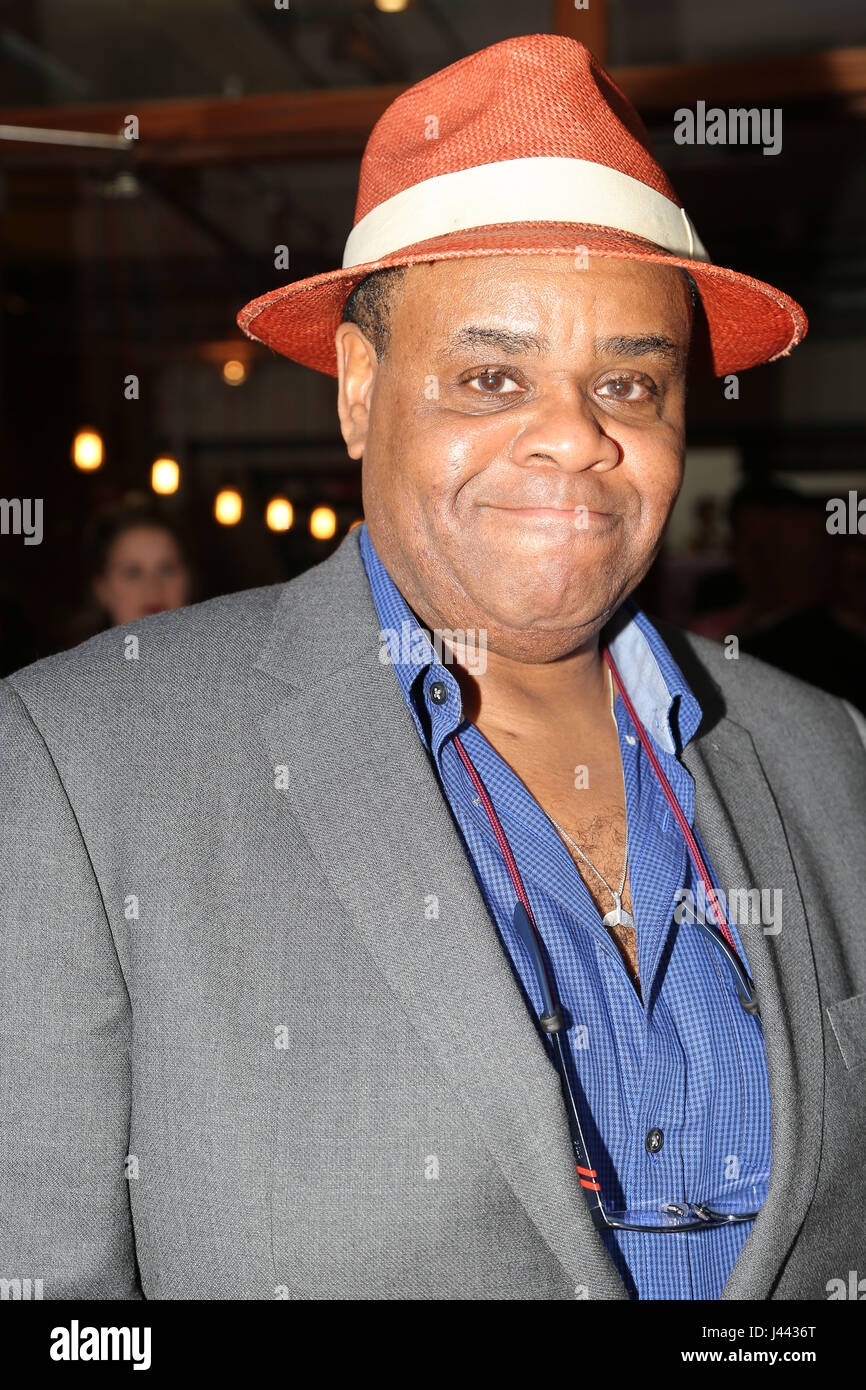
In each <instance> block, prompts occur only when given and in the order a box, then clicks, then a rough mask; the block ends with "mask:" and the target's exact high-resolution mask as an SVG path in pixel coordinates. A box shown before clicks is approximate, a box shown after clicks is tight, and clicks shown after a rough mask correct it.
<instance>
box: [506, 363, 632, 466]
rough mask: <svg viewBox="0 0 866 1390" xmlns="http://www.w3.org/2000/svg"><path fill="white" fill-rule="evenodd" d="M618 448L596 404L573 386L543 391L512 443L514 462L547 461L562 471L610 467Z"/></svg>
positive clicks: (618, 455) (619, 455)
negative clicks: (607, 430)
mask: <svg viewBox="0 0 866 1390" xmlns="http://www.w3.org/2000/svg"><path fill="white" fill-rule="evenodd" d="M621 457H622V449H621V447H620V445H619V444H618V443H617V441H616V440H615V439H613V438H612V437H611V435H609V434H607V433H606V431H605V428H604V420H603V416H602V412H601V408H600V407H596V408H593V403H592V401H591V400H588V399H587V397H586V395H585V393H584V392H583V391H582V390H580V389H579V388H578V387H577V386H575V385H571V384H568V385H562V386H560V387H558V388H557V389H556V390H555V391H547V392H544V393H542V395H541V396H540V397H539V398H538V399H537V400H536V401H534V402H533V403H532V406H531V407H530V409H529V411H528V412H527V418H526V420H525V422H524V425H523V428H522V429H521V430H520V433H519V434H518V435H517V437H516V439H515V440H514V443H513V446H512V458H513V460H514V462H515V463H518V464H522V465H524V466H525V465H533V464H537V463H543V462H546V463H551V464H554V465H555V466H556V467H557V468H560V469H562V470H563V471H565V472H573V473H578V472H583V471H584V470H585V469H587V468H593V467H596V466H598V467H599V468H601V469H604V470H605V471H606V470H607V469H609V468H614V467H615V466H616V464H618V463H619V461H620V458H621Z"/></svg>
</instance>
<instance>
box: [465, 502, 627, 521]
mask: <svg viewBox="0 0 866 1390" xmlns="http://www.w3.org/2000/svg"><path fill="white" fill-rule="evenodd" d="M487 506H489V507H490V509H491V510H492V511H495V512H509V513H511V515H512V516H515V517H527V518H528V517H539V518H545V517H550V518H552V519H554V520H560V521H570V522H572V523H576V522H578V521H583V522H587V521H601V520H602V519H603V518H604V517H607V516H610V515H611V513H610V512H599V511H596V510H594V509H593V508H591V507H585V506H583V505H582V504H581V503H578V505H577V506H575V507H514V506H511V505H506V504H504V503H494V502H490V503H487Z"/></svg>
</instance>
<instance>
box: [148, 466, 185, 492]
mask: <svg viewBox="0 0 866 1390" xmlns="http://www.w3.org/2000/svg"><path fill="white" fill-rule="evenodd" d="M150 485H151V487H152V488H153V490H154V492H158V493H160V494H161V495H162V496H164V497H167V496H168V494H169V493H171V492H177V489H178V487H179V485H180V469H179V468H178V466H177V463H176V462H175V460H174V459H157V460H156V462H155V463H154V465H153V467H152V468H151V470H150Z"/></svg>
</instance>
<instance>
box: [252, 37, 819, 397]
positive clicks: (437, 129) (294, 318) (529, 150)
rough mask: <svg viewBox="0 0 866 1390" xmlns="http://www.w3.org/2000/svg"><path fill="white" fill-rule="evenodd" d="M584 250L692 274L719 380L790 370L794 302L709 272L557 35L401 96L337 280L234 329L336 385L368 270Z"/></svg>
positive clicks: (572, 48)
mask: <svg viewBox="0 0 866 1390" xmlns="http://www.w3.org/2000/svg"><path fill="white" fill-rule="evenodd" d="M581 248H585V250H586V254H587V255H588V256H589V257H593V256H602V257H605V258H623V257H624V258H627V259H629V260H640V261H652V262H658V263H659V264H664V265H675V266H682V267H683V268H684V269H685V270H687V271H688V272H689V274H690V275H691V276H692V278H693V279H694V281H695V283H696V284H697V286H698V289H699V291H700V296H701V302H702V305H703V310H704V314H705V316H706V328H707V333H708V339H709V354H710V358H711V367H712V370H713V371H714V372H715V373H716V375H718V376H723V375H725V374H727V373H729V372H737V371H742V370H744V369H745V368H747V367H753V366H756V365H757V364H758V363H759V362H769V361H772V360H773V359H774V358H776V357H782V356H785V355H787V354H788V353H789V352H790V351H791V349H792V348H793V347H794V346H795V345H796V344H797V343H799V342H800V341H801V339H802V338H803V336H804V335H805V332H806V326H807V324H806V316H805V314H804V313H803V310H802V309H801V308H800V306H799V304H797V303H795V301H794V300H793V299H790V298H789V297H788V295H786V294H783V293H782V291H781V290H777V289H774V288H773V286H772V285H766V284H764V283H763V282H762V281H760V280H754V279H752V278H751V276H749V275H741V274H739V273H738V272H737V271H734V270H729V269H727V268H726V267H724V266H719V265H713V263H712V262H711V261H710V259H709V256H708V253H707V252H706V251H705V249H704V247H703V245H702V244H701V241H700V238H699V237H698V234H697V232H696V231H695V228H694V226H693V225H692V222H691V220H690V219H689V217H688V215H687V213H686V211H685V209H684V208H683V207H682V206H681V204H680V201H679V199H678V198H677V195H676V193H675V192H674V190H673V188H672V187H671V185H670V183H669V182H668V179H667V177H666V176H665V174H664V171H663V170H662V169H661V167H660V166H659V165H658V164H657V163H656V161H655V159H654V157H653V155H652V152H651V148H650V143H649V137H648V135H647V132H646V129H645V128H644V125H643V122H642V121H641V119H640V117H639V116H638V114H637V112H636V111H635V109H634V107H633V106H632V105H631V103H630V102H629V101H628V100H627V99H626V97H625V96H624V95H623V94H622V92H621V91H620V90H619V88H618V87H617V86H616V84H615V83H614V82H613V81H612V80H611V78H610V77H609V76H608V75H607V73H606V72H605V71H604V69H603V68H602V67H601V66H600V64H599V63H598V62H597V61H596V59H595V58H594V57H593V55H592V53H590V51H589V49H588V48H586V47H584V45H583V44H581V43H577V42H576V41H575V40H574V39H569V38H564V37H562V36H560V35H556V34H526V35H523V36H521V37H519V38H514V39H506V40H505V41H504V42H502V43H496V44H493V45H492V46H491V47H490V48H483V49H481V50H480V52H478V53H473V54H471V55H470V56H469V57H468V58H462V59H461V60H460V61H459V62H457V63H452V64H451V65H450V66H449V67H447V68H443V69H442V70H441V72H436V73H433V75H432V76H431V77H427V78H425V79H424V81H422V82H419V83H417V84H416V85H415V86H414V87H410V88H409V89H408V90H407V91H405V92H403V93H402V94H401V95H400V96H399V97H397V99H396V100H395V101H393V102H392V103H391V105H390V106H389V107H388V108H387V110H386V111H385V112H384V113H383V115H382V116H381V117H380V118H379V120H378V121H377V122H376V124H375V126H374V127H373V130H372V132H371V134H370V138H369V140H368V141H367V147H366V150H365V151H364V157H363V160H362V162H361V175H360V180H359V185H358V201H357V205H356V208H355V221H354V226H353V228H352V231H351V233H350V234H349V238H348V240H347V242H346V248H345V253H344V256H343V265H342V268H341V269H339V270H330V271H326V272H324V273H323V274H321V275H314V276H312V277H310V278H309V279H306V280H298V281H296V282H295V283H294V284H289V285H284V286H282V287H281V288H280V289H276V290H271V291H270V293H269V294H265V295H262V296H261V297H260V298H258V299H254V300H253V301H252V302H251V303H250V304H247V305H246V307H245V308H244V309H242V310H241V312H240V314H239V315H238V324H239V325H240V327H241V329H242V330H243V331H244V333H246V334H247V336H248V337H250V338H252V339H254V340H256V341H258V342H261V343H265V344H266V345H267V346H268V347H271V348H273V349H274V350H275V351H276V352H279V353H282V354H283V355H284V356H286V357H290V358H292V360H293V361H295V362H300V363H302V364H303V365H304V366H307V367H313V368H315V369H316V371H320V372H328V373H330V375H331V376H336V375H337V358H336V350H335V347H334V333H335V331H336V328H337V325H338V324H339V323H340V322H341V320H342V316H343V307H344V305H345V303H346V300H347V298H348V296H349V294H350V293H351V292H352V290H353V289H354V288H355V286H356V285H357V284H358V283H359V282H360V281H361V280H363V278H364V276H366V275H369V274H370V273H371V272H372V271H374V270H382V269H385V268H386V267H388V266H397V265H412V264H413V263H415V262H420V261H440V260H449V259H452V258H455V257H461V258H462V257H469V256H508V255H526V254H545V255H548V254H554V253H560V254H567V255H570V256H573V257H574V256H575V253H576V251H579V250H580V249H581Z"/></svg>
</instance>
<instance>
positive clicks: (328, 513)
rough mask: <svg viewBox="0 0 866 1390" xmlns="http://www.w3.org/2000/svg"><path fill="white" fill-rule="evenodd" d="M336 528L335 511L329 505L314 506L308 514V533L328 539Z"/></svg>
mask: <svg viewBox="0 0 866 1390" xmlns="http://www.w3.org/2000/svg"><path fill="white" fill-rule="evenodd" d="M336 529H337V513H336V512H335V511H333V510H332V508H331V507H314V509H313V511H312V513H311V514H310V535H311V536H315V538H316V540H317V541H329V540H330V539H331V537H332V536H333V534H334V532H335V531H336Z"/></svg>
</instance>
